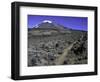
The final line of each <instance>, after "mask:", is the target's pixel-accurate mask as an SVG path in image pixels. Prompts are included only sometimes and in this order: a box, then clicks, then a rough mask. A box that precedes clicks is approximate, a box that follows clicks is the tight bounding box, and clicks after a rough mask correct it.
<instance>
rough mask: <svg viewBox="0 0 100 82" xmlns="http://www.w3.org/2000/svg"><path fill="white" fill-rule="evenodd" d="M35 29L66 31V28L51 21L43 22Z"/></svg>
mask: <svg viewBox="0 0 100 82" xmlns="http://www.w3.org/2000/svg"><path fill="white" fill-rule="evenodd" d="M34 28H44V29H46V28H47V29H63V30H64V29H65V28H64V26H62V25H60V24H57V23H55V22H53V21H50V20H43V21H42V22H41V23H40V24H37V25H36V26H35V27H33V29H34Z"/></svg>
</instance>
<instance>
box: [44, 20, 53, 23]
mask: <svg viewBox="0 0 100 82" xmlns="http://www.w3.org/2000/svg"><path fill="white" fill-rule="evenodd" d="M43 23H52V21H50V20H44V21H43Z"/></svg>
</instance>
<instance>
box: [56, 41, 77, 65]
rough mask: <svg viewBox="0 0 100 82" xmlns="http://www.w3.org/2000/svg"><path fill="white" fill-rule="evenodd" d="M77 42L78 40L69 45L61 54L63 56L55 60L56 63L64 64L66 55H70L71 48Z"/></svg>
mask: <svg viewBox="0 0 100 82" xmlns="http://www.w3.org/2000/svg"><path fill="white" fill-rule="evenodd" d="M75 43H76V41H75V42H74V43H72V44H71V45H70V46H69V47H67V48H65V49H64V51H63V54H61V56H60V57H59V58H57V59H56V60H55V64H56V65H61V64H63V62H64V60H65V57H66V56H67V55H68V52H69V50H70V49H71V48H72V47H73V45H74V44H75Z"/></svg>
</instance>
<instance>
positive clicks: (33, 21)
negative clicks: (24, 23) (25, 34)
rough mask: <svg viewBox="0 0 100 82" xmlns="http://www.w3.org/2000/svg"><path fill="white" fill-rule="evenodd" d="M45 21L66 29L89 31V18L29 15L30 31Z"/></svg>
mask: <svg viewBox="0 0 100 82" xmlns="http://www.w3.org/2000/svg"><path fill="white" fill-rule="evenodd" d="M44 20H50V21H52V22H54V23H56V24H60V25H62V26H64V27H65V28H69V29H73V30H82V31H87V28H88V18H87V17H72V16H47V15H28V29H32V28H34V27H35V26H36V25H38V24H40V23H42V22H43V21H44ZM50 21H49V22H50Z"/></svg>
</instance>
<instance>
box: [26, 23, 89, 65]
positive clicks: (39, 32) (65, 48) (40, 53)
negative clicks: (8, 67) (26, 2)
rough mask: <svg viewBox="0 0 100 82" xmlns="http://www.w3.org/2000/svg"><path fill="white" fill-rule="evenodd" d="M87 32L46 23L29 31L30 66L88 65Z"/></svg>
mask: <svg viewBox="0 0 100 82" xmlns="http://www.w3.org/2000/svg"><path fill="white" fill-rule="evenodd" d="M87 60H88V53H87V32H86V31H80V30H73V29H70V28H67V27H64V26H62V25H59V24H56V23H53V22H49V21H44V22H42V23H40V24H38V25H36V26H35V27H34V28H32V29H31V30H28V66H47V65H74V64H87V63H88V62H87Z"/></svg>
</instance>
